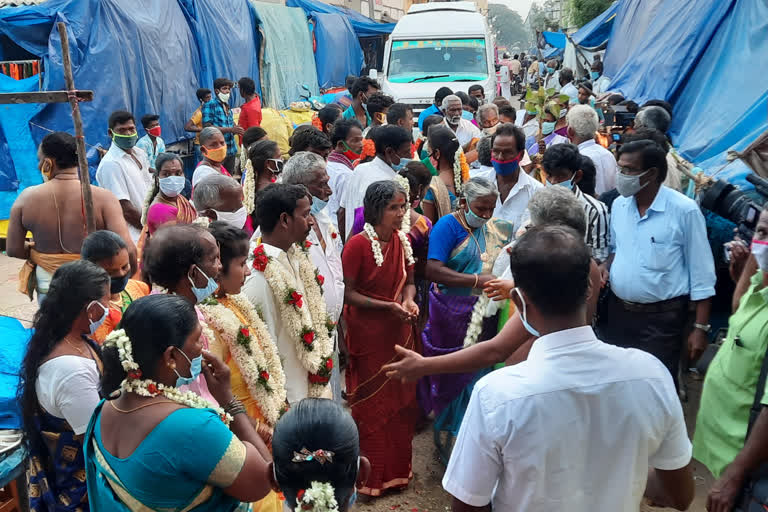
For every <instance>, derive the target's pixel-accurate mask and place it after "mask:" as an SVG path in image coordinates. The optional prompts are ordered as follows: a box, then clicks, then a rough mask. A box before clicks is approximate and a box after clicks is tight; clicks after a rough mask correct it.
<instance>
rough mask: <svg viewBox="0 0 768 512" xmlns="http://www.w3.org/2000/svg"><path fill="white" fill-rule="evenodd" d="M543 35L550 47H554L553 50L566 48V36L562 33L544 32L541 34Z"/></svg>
mask: <svg viewBox="0 0 768 512" xmlns="http://www.w3.org/2000/svg"><path fill="white" fill-rule="evenodd" d="M541 35H543V36H544V40H545V41H546V42H547V44H548V45H549V46H552V47H553V48H560V49H563V48H565V34H563V33H562V32H547V31H544V32H542V33H541Z"/></svg>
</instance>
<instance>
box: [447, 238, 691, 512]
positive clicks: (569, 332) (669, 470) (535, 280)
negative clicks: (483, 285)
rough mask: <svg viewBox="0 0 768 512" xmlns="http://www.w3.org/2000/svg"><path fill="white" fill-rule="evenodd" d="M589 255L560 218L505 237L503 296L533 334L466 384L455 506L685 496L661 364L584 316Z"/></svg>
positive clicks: (674, 406) (678, 410)
mask: <svg viewBox="0 0 768 512" xmlns="http://www.w3.org/2000/svg"><path fill="white" fill-rule="evenodd" d="M590 259H591V255H590V251H589V249H588V248H587V246H586V245H585V244H584V241H583V240H582V238H581V237H580V236H579V235H578V234H577V233H576V232H575V231H573V230H571V229H570V228H568V227H564V226H551V225H550V226H540V227H534V228H532V229H531V230H529V231H528V232H526V233H525V234H524V235H523V236H522V237H521V238H520V239H519V240H518V241H517V243H516V244H515V245H514V246H513V247H512V249H511V251H510V263H511V265H510V268H511V271H512V275H513V277H514V280H515V285H516V288H515V289H514V290H513V292H512V300H513V301H514V303H515V307H516V309H517V311H519V312H520V316H521V321H522V322H523V325H524V326H525V328H526V330H528V332H530V333H531V334H532V335H533V336H538V339H536V341H534V343H533V347H532V348H531V351H530V353H529V355H528V359H527V361H524V362H522V363H519V364H516V365H513V366H508V367H506V368H503V369H501V370H498V371H495V372H493V373H491V374H489V375H487V376H486V377H484V378H482V379H481V380H480V381H479V382H478V383H477V384H476V385H475V388H474V390H473V391H472V397H471V399H470V402H469V406H468V407H467V412H466V414H465V416H464V419H463V421H462V425H461V429H460V431H459V436H458V438H457V441H456V444H455V446H454V449H453V453H452V455H451V460H450V462H449V464H448V468H447V470H446V473H445V476H444V478H443V487H444V488H445V490H446V491H448V492H449V493H451V494H452V495H453V496H454V501H453V511H454V512H468V511H490V510H491V506H492V507H493V510H503V511H504V512H513V511H521V512H523V511H524V512H534V511H535V512H539V511H541V512H545V511H547V512H548V511H551V510H559V509H566V508H567V509H568V510H569V511H574V512H596V511H601V512H602V511H611V512H637V510H638V509H639V507H640V502H641V500H642V497H643V494H645V495H646V496H648V497H649V498H651V500H652V501H653V502H654V503H656V504H659V505H667V506H672V507H675V508H677V509H679V510H685V509H686V508H687V507H688V505H690V503H691V501H692V500H693V493H694V487H693V475H692V472H691V467H690V461H691V443H690V441H689V440H688V434H687V431H686V427H685V420H684V418H683V410H682V407H681V405H680V401H679V399H678V398H677V393H676V391H675V388H674V386H673V384H672V379H671V378H670V375H669V372H667V370H666V368H665V367H664V366H663V365H662V364H661V363H660V362H659V361H658V360H657V359H656V358H654V357H653V356H651V355H650V354H647V353H644V352H642V351H639V350H635V349H622V348H618V347H614V346H611V345H608V344H605V343H603V342H602V341H600V340H598V339H597V338H596V337H595V334H594V332H593V331H592V328H591V327H589V326H588V325H586V323H585V313H586V307H587V306H586V300H587V296H588V295H589V293H591V291H590V286H589V274H590V270H589V268H590ZM649 470H650V471H649ZM644 491H645V492H644Z"/></svg>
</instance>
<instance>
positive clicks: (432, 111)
mask: <svg viewBox="0 0 768 512" xmlns="http://www.w3.org/2000/svg"><path fill="white" fill-rule="evenodd" d="M433 114H438V115H443V114H442V112H440V109H439V108H437V105H434V104H433V105H430V106H429V108H427V109H425V110H424V111H423V112H422V113H421V114H419V131H421V129H422V128H423V127H424V120H425V119H426V118H428V117H429V116H431V115H433Z"/></svg>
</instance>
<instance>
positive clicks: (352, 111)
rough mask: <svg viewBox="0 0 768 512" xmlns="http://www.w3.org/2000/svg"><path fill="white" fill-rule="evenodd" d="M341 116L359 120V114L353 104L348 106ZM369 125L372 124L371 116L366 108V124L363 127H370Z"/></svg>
mask: <svg viewBox="0 0 768 512" xmlns="http://www.w3.org/2000/svg"><path fill="white" fill-rule="evenodd" d="M341 117H343V118H344V119H354V120H355V121H357V120H358V119H357V114H356V113H355V107H353V106H352V105H350V106H348V107H347V110H345V111H344V112H343V113H342V114H341ZM369 126H371V116H369V115H368V110H367V109H366V110H365V126H363V128H368V127H369Z"/></svg>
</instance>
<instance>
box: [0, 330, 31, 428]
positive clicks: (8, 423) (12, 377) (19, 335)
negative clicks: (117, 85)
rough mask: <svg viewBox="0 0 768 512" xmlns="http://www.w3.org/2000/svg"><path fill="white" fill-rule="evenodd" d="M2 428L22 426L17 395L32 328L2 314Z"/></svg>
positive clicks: (0, 382)
mask: <svg viewBox="0 0 768 512" xmlns="http://www.w3.org/2000/svg"><path fill="white" fill-rule="evenodd" d="M0 334H2V337H3V343H2V344H0V429H18V428H21V423H22V421H21V408H20V404H19V401H18V399H17V397H16V390H17V388H18V385H19V373H18V372H19V369H20V368H21V363H22V360H23V359H24V354H25V353H26V351H27V344H28V342H29V338H30V336H32V329H25V328H24V326H23V325H21V322H19V321H18V320H16V319H15V318H11V317H7V316H0Z"/></svg>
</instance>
